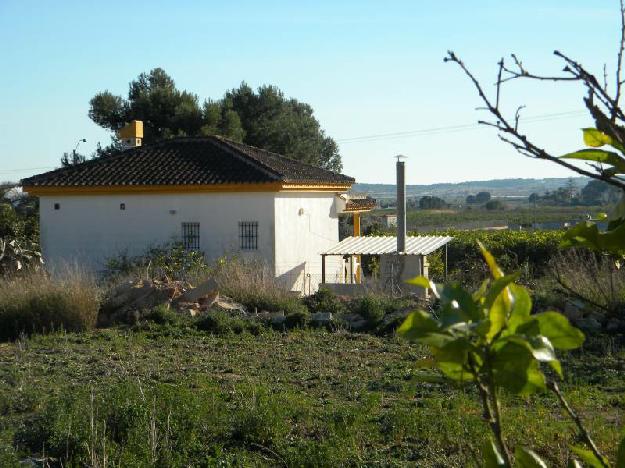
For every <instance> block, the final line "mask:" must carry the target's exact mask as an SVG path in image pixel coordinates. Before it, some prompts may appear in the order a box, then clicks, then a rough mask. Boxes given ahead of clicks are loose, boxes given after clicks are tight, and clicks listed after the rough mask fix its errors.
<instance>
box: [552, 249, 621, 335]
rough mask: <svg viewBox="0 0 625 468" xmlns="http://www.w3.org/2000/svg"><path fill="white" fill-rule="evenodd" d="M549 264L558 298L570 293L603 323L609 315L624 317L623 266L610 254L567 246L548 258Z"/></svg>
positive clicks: (604, 323) (567, 295)
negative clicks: (607, 255) (618, 265)
mask: <svg viewBox="0 0 625 468" xmlns="http://www.w3.org/2000/svg"><path fill="white" fill-rule="evenodd" d="M549 267H550V268H549V273H550V279H551V280H552V282H553V283H555V287H554V288H553V290H554V292H556V293H558V295H559V296H561V298H566V297H572V298H573V299H574V300H575V301H577V302H579V303H580V304H581V305H583V306H584V308H585V309H588V310H592V311H593V312H594V313H595V315H596V316H597V317H599V318H600V319H601V321H602V322H603V325H604V326H605V325H607V323H608V322H609V321H610V320H611V319H615V320H617V321H620V322H623V321H625V314H623V310H624V308H625V269H623V268H618V267H617V266H616V265H615V264H614V261H613V260H612V259H611V258H610V257H605V256H601V255H597V254H596V253H593V252H588V251H585V250H580V249H569V250H566V251H562V252H560V253H558V255H556V256H555V257H554V258H552V260H551V262H550V264H549ZM561 300H562V299H561Z"/></svg>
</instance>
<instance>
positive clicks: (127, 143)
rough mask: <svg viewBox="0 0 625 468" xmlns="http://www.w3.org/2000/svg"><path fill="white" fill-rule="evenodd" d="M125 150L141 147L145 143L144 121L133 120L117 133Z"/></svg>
mask: <svg viewBox="0 0 625 468" xmlns="http://www.w3.org/2000/svg"><path fill="white" fill-rule="evenodd" d="M117 136H118V137H119V139H120V140H121V143H122V147H123V148H124V149H129V148H136V147H138V146H141V143H142V141H143V121H141V120H133V121H132V122H130V123H129V124H126V126H124V127H122V128H120V129H119V130H118V131H117Z"/></svg>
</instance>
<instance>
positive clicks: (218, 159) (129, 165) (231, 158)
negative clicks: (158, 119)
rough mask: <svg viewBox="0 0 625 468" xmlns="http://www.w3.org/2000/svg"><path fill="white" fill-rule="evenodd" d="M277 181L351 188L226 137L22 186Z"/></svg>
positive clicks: (101, 162)
mask: <svg viewBox="0 0 625 468" xmlns="http://www.w3.org/2000/svg"><path fill="white" fill-rule="evenodd" d="M270 182H274V183H275V182H281V183H291V184H310V185H321V184H330V185H332V184H337V185H351V184H353V183H354V179H353V178H351V177H348V176H345V175H343V174H337V173H335V172H331V171H327V170H324V169H321V168H318V167H315V166H311V165H308V164H304V163H301V162H299V161H295V160H292V159H288V158H286V157H284V156H281V155H279V154H276V153H271V152H269V151H265V150H262V149H259V148H254V147H252V146H247V145H244V144H241V143H235V142H233V141H230V140H228V139H226V138H222V137H217V136H211V137H185V138H173V139H170V140H164V141H161V142H159V143H156V144H153V145H148V146H141V147H138V148H132V149H129V150H126V151H123V152H121V153H119V154H115V155H111V156H104V157H101V158H98V159H93V160H90V161H87V162H85V163H82V164H78V165H76V166H71V167H65V168H61V169H57V170H54V171H50V172H46V173H44V174H39V175H35V176H32V177H29V178H27V179H24V180H22V185H23V186H25V187H95V186H132V185H141V186H146V185H147V186H150V185H216V184H247V183H250V184H252V183H254V184H258V183H270Z"/></svg>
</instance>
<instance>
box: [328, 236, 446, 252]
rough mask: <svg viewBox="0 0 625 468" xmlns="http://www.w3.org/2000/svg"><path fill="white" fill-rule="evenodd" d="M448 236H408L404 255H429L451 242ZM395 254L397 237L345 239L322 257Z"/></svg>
mask: <svg viewBox="0 0 625 468" xmlns="http://www.w3.org/2000/svg"><path fill="white" fill-rule="evenodd" d="M452 239H453V237H449V236H408V237H406V251H405V252H403V254H404V255H429V254H431V253H432V252H434V251H435V250H436V249H438V248H440V247H442V246H444V245H445V244H446V243H447V242H449V241H450V240H452ZM396 252H397V237H395V236H374V237H347V238H345V239H343V240H342V241H341V242H339V243H338V244H336V245H335V246H334V247H332V248H331V249H329V250H327V251H325V252H323V253H322V255H382V254H392V253H396Z"/></svg>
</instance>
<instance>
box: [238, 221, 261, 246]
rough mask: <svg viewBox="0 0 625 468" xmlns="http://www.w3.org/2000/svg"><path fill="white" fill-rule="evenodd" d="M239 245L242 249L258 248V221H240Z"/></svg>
mask: <svg viewBox="0 0 625 468" xmlns="http://www.w3.org/2000/svg"><path fill="white" fill-rule="evenodd" d="M239 246H240V247H241V250H257V249H258V221H241V222H240V223H239Z"/></svg>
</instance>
